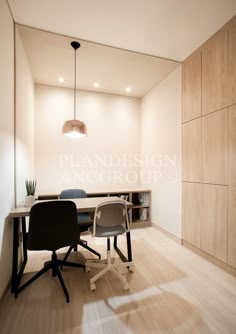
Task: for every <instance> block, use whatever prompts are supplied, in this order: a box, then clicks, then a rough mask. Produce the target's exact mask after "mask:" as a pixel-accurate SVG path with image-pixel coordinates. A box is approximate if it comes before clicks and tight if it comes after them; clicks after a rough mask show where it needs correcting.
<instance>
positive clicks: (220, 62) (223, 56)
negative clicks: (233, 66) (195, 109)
mask: <svg viewBox="0 0 236 334" xmlns="http://www.w3.org/2000/svg"><path fill="white" fill-rule="evenodd" d="M227 105H228V31H227V30H225V31H223V32H222V33H221V34H218V35H217V36H216V37H215V38H213V39H212V40H211V41H209V43H208V45H207V46H206V47H205V48H204V49H203V51H202V114H203V115H205V114H208V113H210V112H213V111H216V110H219V109H222V108H224V107H226V106H227Z"/></svg>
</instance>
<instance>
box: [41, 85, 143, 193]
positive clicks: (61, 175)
mask: <svg viewBox="0 0 236 334" xmlns="http://www.w3.org/2000/svg"><path fill="white" fill-rule="evenodd" d="M35 97H36V99H35V107H36V114H35V168H36V178H37V180H38V186H37V193H38V194H39V193H41V194H43V193H59V192H60V191H61V190H62V189H65V188H71V187H72V188H84V189H85V190H87V191H89V190H99V191H100V190H102V189H104V190H105V189H117V188H119V189H120V188H122V189H123V188H127V187H135V186H139V166H134V164H133V163H132V162H131V160H133V157H134V155H136V154H139V152H140V99H137V98H130V97H125V96H116V95H109V94H100V93H93V92H86V91H78V92H77V118H78V119H80V120H82V121H84V122H85V123H86V125H87V129H88V137H86V138H82V139H79V140H78V139H71V138H68V137H65V136H62V134H61V130H62V126H63V123H64V122H65V121H66V120H68V119H72V118H73V90H72V89H65V88H56V87H48V86H43V85H36V89H35Z"/></svg>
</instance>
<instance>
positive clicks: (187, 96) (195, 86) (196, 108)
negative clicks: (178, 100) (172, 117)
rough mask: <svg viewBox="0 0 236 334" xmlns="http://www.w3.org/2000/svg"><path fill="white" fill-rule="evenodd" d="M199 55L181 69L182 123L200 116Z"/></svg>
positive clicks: (200, 62) (200, 63) (200, 59)
mask: <svg viewBox="0 0 236 334" xmlns="http://www.w3.org/2000/svg"><path fill="white" fill-rule="evenodd" d="M201 66H202V58H201V53H199V54H197V55H195V56H194V57H193V58H192V59H191V60H190V61H189V62H187V63H184V64H183V67H182V122H186V121H190V120H192V119H194V118H197V117H199V116H201V80H202V79H201Z"/></svg>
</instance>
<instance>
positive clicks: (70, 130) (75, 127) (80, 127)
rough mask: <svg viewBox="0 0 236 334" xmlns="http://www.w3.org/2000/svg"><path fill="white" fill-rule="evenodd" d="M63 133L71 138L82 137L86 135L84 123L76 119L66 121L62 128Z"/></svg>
mask: <svg viewBox="0 0 236 334" xmlns="http://www.w3.org/2000/svg"><path fill="white" fill-rule="evenodd" d="M62 133H63V135H65V136H67V137H71V138H82V137H84V136H87V128H86V125H85V124H84V123H83V122H81V121H79V120H76V119H71V120H69V121H66V122H65V123H64V125H63V128H62Z"/></svg>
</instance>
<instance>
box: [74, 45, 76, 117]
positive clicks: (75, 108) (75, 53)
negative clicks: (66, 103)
mask: <svg viewBox="0 0 236 334" xmlns="http://www.w3.org/2000/svg"><path fill="white" fill-rule="evenodd" d="M75 119H76V50H75V84H74V120H75Z"/></svg>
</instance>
